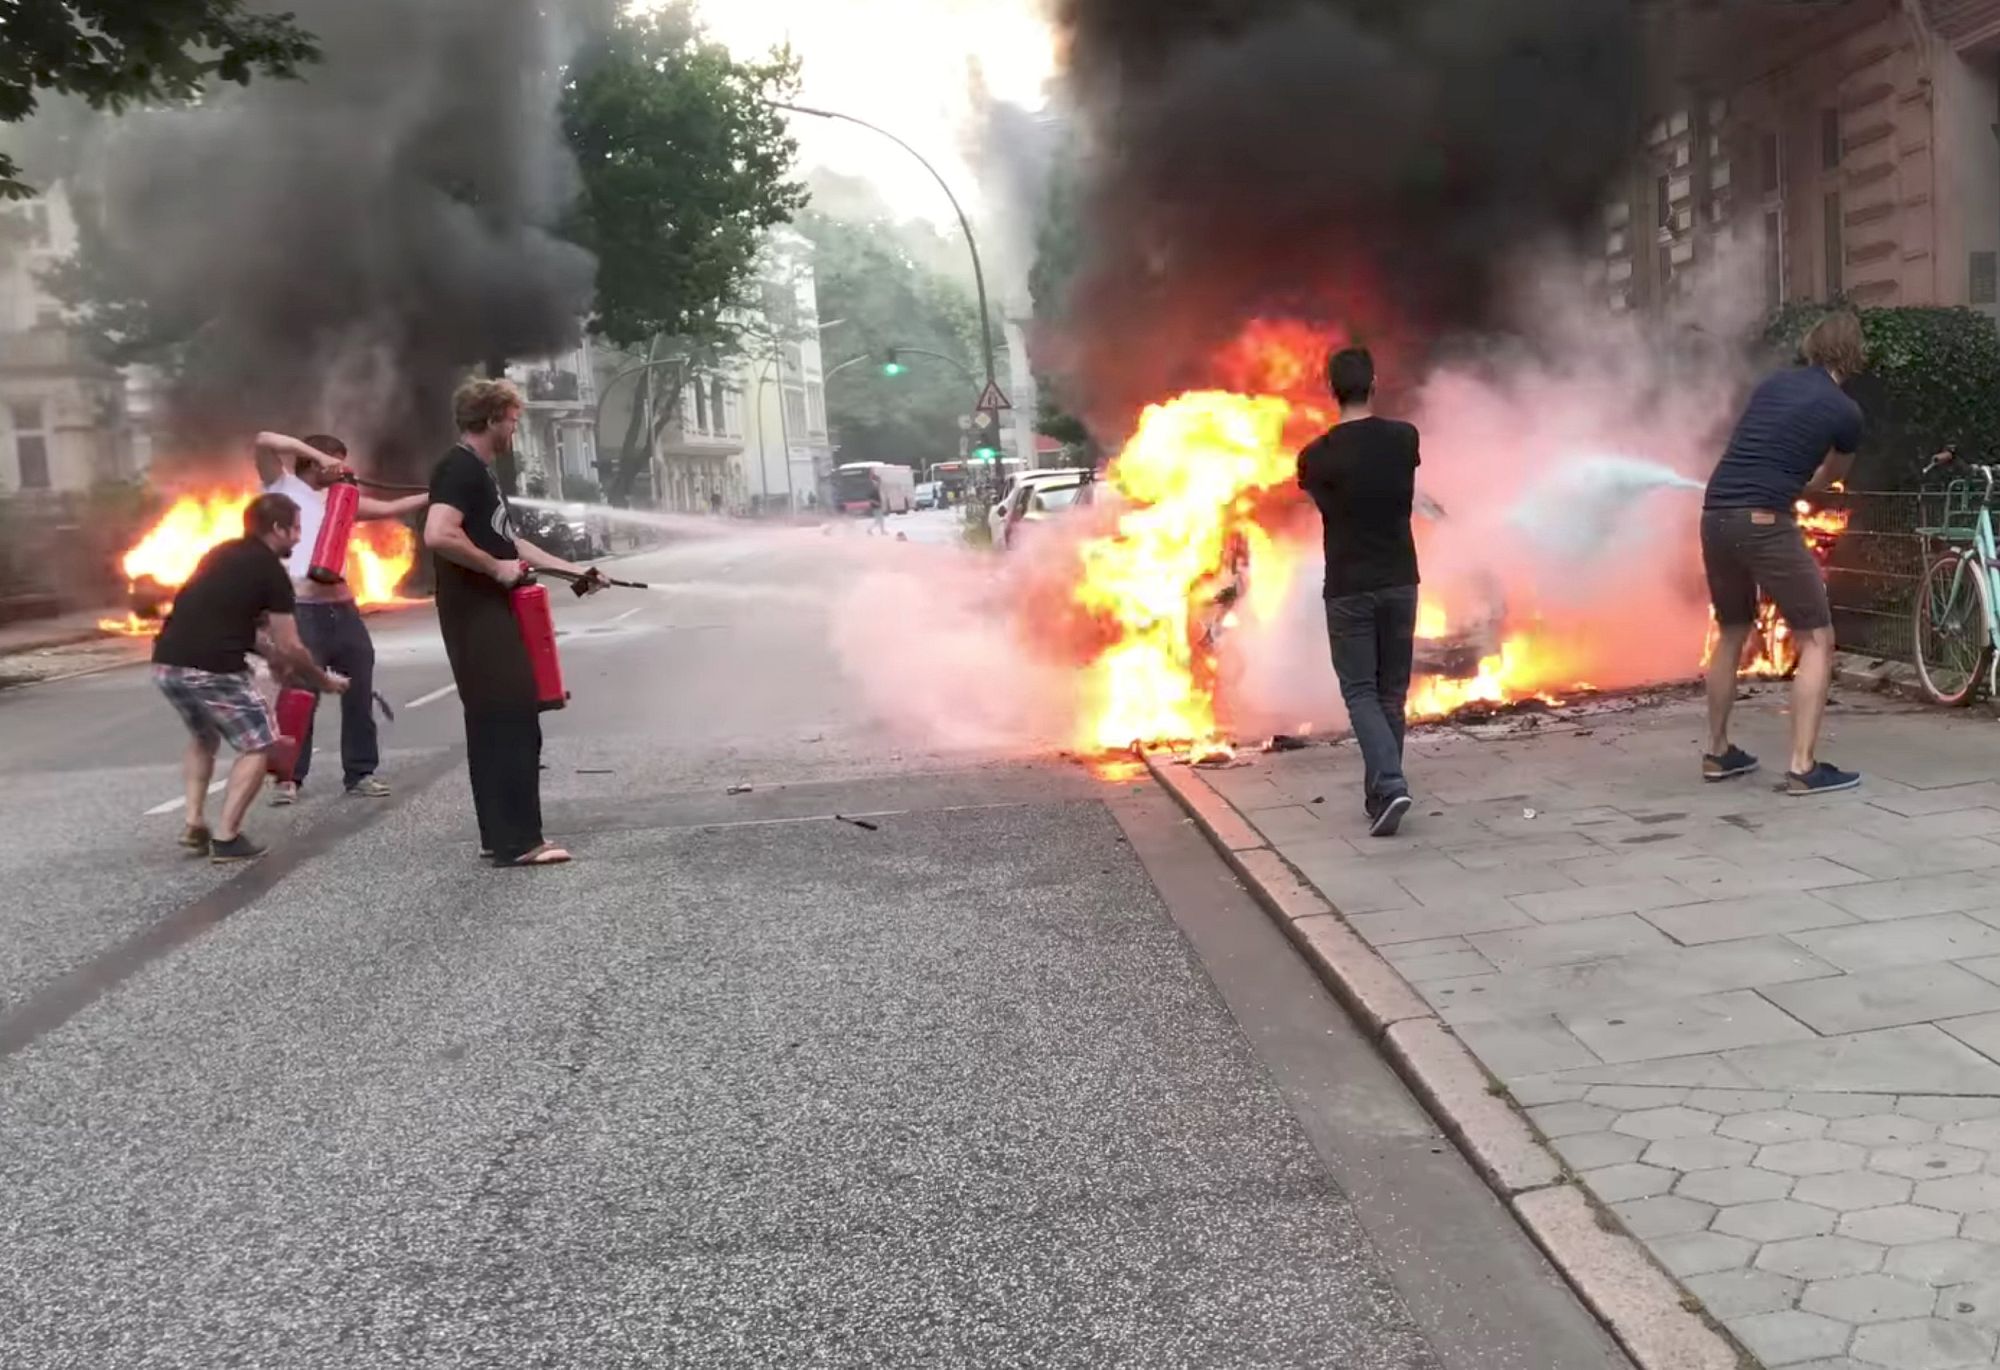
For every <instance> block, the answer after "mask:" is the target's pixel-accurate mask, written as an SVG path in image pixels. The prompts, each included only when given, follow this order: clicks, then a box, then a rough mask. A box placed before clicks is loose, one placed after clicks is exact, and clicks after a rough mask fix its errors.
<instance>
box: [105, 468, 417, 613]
mask: <svg viewBox="0 0 2000 1370" xmlns="http://www.w3.org/2000/svg"><path fill="white" fill-rule="evenodd" d="M252 498H254V496H253V495H251V494H249V493H246V492H243V491H238V490H213V491H209V492H207V493H204V494H193V495H182V496H181V497H180V498H179V499H176V500H175V501H174V502H173V503H172V504H171V505H170V506H168V508H167V512H166V513H164V514H162V515H161V516H160V518H159V521H158V522H156V523H155V524H154V525H153V526H152V527H151V528H150V529H148V530H147V532H146V534H145V536H144V537H142V538H140V539H139V541H138V542H136V543H134V544H133V546H132V549H131V550H130V551H128V552H126V553H125V556H124V558H123V560H122V561H121V562H120V563H119V564H120V566H121V568H122V569H123V570H124V572H125V579H126V581H127V582H128V583H129V585H130V588H131V592H132V594H133V595H134V597H135V598H145V597H150V596H153V595H157V596H158V598H159V600H160V601H161V602H160V603H159V605H158V611H159V612H158V617H149V618H142V617H140V616H139V615H138V614H136V613H132V612H130V611H128V612H127V613H126V615H125V617H124V618H123V619H102V620H100V621H99V623H98V627H99V628H101V629H103V630H104V631H106V632H113V633H128V634H131V635H133V636H144V635H149V634H152V633H156V632H158V631H159V630H160V623H161V621H162V620H164V619H165V617H166V611H167V609H168V607H169V604H170V602H171V599H172V596H173V594H174V592H175V591H177V590H179V589H180V588H181V586H183V585H185V584H187V582H188V577H190V576H192V575H193V574H194V571H195V567H196V566H198V565H200V564H201V559H202V558H203V557H204V556H206V555H208V552H209V549H210V548H212V547H214V546H216V545H217V544H218V543H223V542H227V541H229V540H230V539H231V538H240V537H242V536H243V510H244V508H245V507H246V506H247V505H248V504H249V503H250V501H251V499H252ZM416 562H417V544H416V538H415V537H414V536H413V535H412V534H411V532H410V530H409V529H408V528H407V527H405V526H404V525H403V524H401V523H392V522H386V521H385V522H375V523H364V524H357V525H356V526H355V529H354V536H353V537H352V539H350V540H349V542H348V544H347V583H348V585H349V586H350V587H351V588H352V589H353V591H354V598H355V601H356V602H357V603H359V604H361V605H363V606H368V605H376V604H394V603H399V602H400V597H399V596H398V595H397V592H396V591H397V587H398V586H399V585H401V584H402V583H403V580H404V578H405V577H406V576H408V575H409V573H410V570H411V568H412V567H414V566H415V565H416Z"/></svg>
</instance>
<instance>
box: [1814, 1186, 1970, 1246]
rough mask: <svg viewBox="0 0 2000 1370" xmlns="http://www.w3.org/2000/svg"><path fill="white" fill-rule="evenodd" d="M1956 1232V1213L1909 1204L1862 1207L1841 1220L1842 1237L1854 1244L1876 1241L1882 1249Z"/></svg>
mask: <svg viewBox="0 0 2000 1370" xmlns="http://www.w3.org/2000/svg"><path fill="white" fill-rule="evenodd" d="M1918 1188H1919V1189H1921V1188H1922V1186H1921V1185H1920V1186H1918ZM1957 1231H1958V1215H1957V1214H1956V1213H1940V1212H1938V1210H1937V1209H1935V1208H1918V1207H1916V1206H1915V1205H1912V1204H1891V1205H1889V1206H1888V1207H1886V1208H1864V1209H1862V1210H1861V1211H1860V1212H1859V1213H1849V1214H1848V1215H1847V1216H1846V1217H1844V1218H1842V1219H1841V1220H1840V1235H1841V1236H1843V1237H1853V1238H1854V1239H1855V1240H1857V1241H1864V1242H1879V1243H1881V1244H1882V1245H1883V1246H1914V1245H1915V1244H1916V1243H1918V1242H1934V1241H1939V1240H1941V1239H1943V1238H1945V1237H1949V1236H1951V1235H1952V1234H1953V1233H1955V1232H1957Z"/></svg>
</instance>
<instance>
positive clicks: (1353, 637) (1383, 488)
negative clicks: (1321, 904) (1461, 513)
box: [1299, 348, 1418, 837]
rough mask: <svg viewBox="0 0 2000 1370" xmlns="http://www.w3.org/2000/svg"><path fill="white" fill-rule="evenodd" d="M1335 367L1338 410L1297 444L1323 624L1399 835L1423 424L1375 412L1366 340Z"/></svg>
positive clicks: (1385, 817)
mask: <svg viewBox="0 0 2000 1370" xmlns="http://www.w3.org/2000/svg"><path fill="white" fill-rule="evenodd" d="M1327 379H1328V382H1329V384H1330V385H1331V386H1332V389H1333V397H1334V399H1335V400H1337V401H1339V404H1340V421H1339V422H1338V423H1336V424H1335V425H1334V426H1333V427H1332V428H1331V429H1329V430H1328V431H1327V432H1326V433H1325V434H1323V435H1322V436H1320V437H1319V438H1318V439H1316V440H1315V441H1314V442H1313V443H1312V445H1311V446H1309V447H1307V448H1306V450H1305V451H1303V452H1301V453H1300V454H1299V484H1300V485H1301V486H1302V487H1303V488H1304V489H1305V492H1306V493H1307V494H1308V495H1310V496H1312V500H1313V503H1314V504H1316V505H1318V506H1319V516H1320V521H1321V523H1322V525H1323V526H1324V529H1325V544H1326V629H1327V635H1328V637H1329V638H1330V639H1331V641H1332V644H1333V669H1334V673H1335V674H1336V675H1338V676H1339V677H1340V695H1341V698H1342V699H1344V700H1345V701H1346V702H1347V718H1348V721H1349V722H1350V723H1351V724H1352V725H1353V727H1354V737H1355V740H1356V741H1357V742H1359V743H1360V745H1361V756H1362V761H1363V764H1364V766H1365V768H1366V775H1365V779H1364V782H1363V792H1362V798H1363V806H1364V808H1365V809H1366V811H1367V814H1368V830H1369V831H1370V832H1371V833H1373V834H1374V835H1375V836H1377V837H1390V836H1393V835H1394V834H1395V832H1396V829H1397V828H1398V827H1399V826H1401V824H1402V821H1403V815H1404V814H1406V813H1408V812H1409V810H1410V785H1409V782H1408V781H1407V780H1405V779H1404V778H1403V727H1404V710H1405V708H1406V705H1407V700H1408V697H1409V693H1410V669H1411V666H1412V663H1413V661H1414V658H1415V638H1416V628H1417V545H1416V539H1415V537H1414V536H1413V535H1412V533H1411V531H1410V509H1411V506H1412V504H1413V503H1414V500H1415V496H1416V477H1417V465H1418V456H1417V430H1416V429H1415V428H1414V427H1413V426H1411V425H1410V424H1407V423H1398V422H1396V421H1395V420H1393V419H1382V418H1377V417H1376V416H1375V413H1374V411H1373V409H1372V408H1371V406H1372V405H1373V403H1374V399H1375V359H1374V358H1373V357H1371V356H1370V355H1369V354H1368V352H1367V351H1366V350H1365V349H1363V348H1349V349H1347V350H1346V351H1343V352H1338V353H1336V354H1334V356H1333V358H1332V360H1331V361H1330V362H1328V364H1327Z"/></svg>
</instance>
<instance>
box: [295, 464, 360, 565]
mask: <svg viewBox="0 0 2000 1370" xmlns="http://www.w3.org/2000/svg"><path fill="white" fill-rule="evenodd" d="M360 511H361V486H360V483H359V482H357V481H356V480H355V478H354V477H353V475H351V474H349V475H343V476H342V477H341V478H340V479H339V481H338V482H337V483H335V484H334V485H331V486H328V487H327V492H326V517H325V519H324V520H323V521H322V522H321V523H320V526H319V538H318V540H317V541H315V542H314V543H313V552H312V561H311V562H310V563H309V564H308V565H307V567H306V576H307V578H308V579H310V580H311V581H313V582H314V583H315V584H318V585H338V584H339V583H340V582H341V581H342V580H343V579H344V578H345V577H346V575H347V543H348V540H349V539H350V538H352V537H353V536H354V518H355V515H356V514H358V513H359V512H360Z"/></svg>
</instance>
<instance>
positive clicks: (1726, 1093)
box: [1675, 1089, 1785, 1114]
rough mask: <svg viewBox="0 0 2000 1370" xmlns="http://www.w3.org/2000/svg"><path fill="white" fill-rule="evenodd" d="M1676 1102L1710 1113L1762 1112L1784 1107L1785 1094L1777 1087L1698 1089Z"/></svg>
mask: <svg viewBox="0 0 2000 1370" xmlns="http://www.w3.org/2000/svg"><path fill="white" fill-rule="evenodd" d="M1675 1102H1676V1103H1683V1104H1686V1105H1687V1106H1688V1107H1689V1108H1700V1109H1706V1110H1707V1111H1708V1112H1710V1113H1722V1114H1731V1113H1762V1112H1763V1111H1764V1110H1765V1109H1767V1108H1783V1107H1784V1106H1785V1095H1784V1094H1783V1093H1781V1092H1780V1091H1778V1090H1775V1089H1697V1090H1691V1091H1690V1092H1689V1093H1688V1096H1687V1098H1685V1099H1677V1100H1675Z"/></svg>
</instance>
